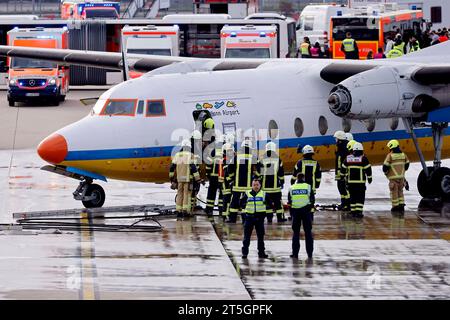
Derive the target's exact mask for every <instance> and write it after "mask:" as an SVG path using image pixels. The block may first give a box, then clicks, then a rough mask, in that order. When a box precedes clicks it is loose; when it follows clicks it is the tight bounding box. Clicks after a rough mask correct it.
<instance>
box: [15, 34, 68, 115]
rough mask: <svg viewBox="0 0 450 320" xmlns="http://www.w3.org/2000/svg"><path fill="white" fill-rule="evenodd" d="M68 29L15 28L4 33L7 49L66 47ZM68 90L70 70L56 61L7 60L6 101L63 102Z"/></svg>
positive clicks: (18, 58) (55, 103) (54, 103)
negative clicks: (15, 47) (8, 47)
mask: <svg viewBox="0 0 450 320" xmlns="http://www.w3.org/2000/svg"><path fill="white" fill-rule="evenodd" d="M68 33H69V32H68V30H67V28H22V29H19V28H14V29H12V30H10V31H8V33H7V41H8V45H10V46H19V47H36V48H55V49H67V48H68ZM68 91H69V69H68V67H65V66H59V65H58V64H57V63H55V62H50V61H44V60H39V59H29V58H20V57H14V58H8V94H7V95H8V102H9V106H11V107H13V106H14V105H15V102H30V101H35V100H46V101H49V102H50V103H52V104H53V105H59V103H60V102H61V101H64V99H65V97H66V94H67V92H68Z"/></svg>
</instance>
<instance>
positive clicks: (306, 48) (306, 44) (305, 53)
mask: <svg viewBox="0 0 450 320" xmlns="http://www.w3.org/2000/svg"><path fill="white" fill-rule="evenodd" d="M300 55H301V57H302V58H311V42H310V41H309V38H308V37H304V38H303V42H302V44H301V45H300Z"/></svg>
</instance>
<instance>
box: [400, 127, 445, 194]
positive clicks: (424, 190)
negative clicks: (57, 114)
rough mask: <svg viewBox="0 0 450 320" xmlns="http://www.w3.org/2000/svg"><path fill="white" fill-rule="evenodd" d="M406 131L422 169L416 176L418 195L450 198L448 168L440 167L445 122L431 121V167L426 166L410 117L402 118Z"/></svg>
mask: <svg viewBox="0 0 450 320" xmlns="http://www.w3.org/2000/svg"><path fill="white" fill-rule="evenodd" d="M403 120H404V121H403V122H404V124H405V128H406V130H407V132H408V133H409V134H410V135H411V138H412V139H413V142H414V145H415V147H416V150H417V154H418V155H419V158H420V162H421V164H422V168H423V169H422V171H421V172H420V174H419V177H418V178H417V189H418V190H419V193H420V195H421V196H422V197H423V198H426V199H433V198H440V199H442V200H444V201H448V200H450V169H449V168H446V167H441V156H442V145H443V138H444V130H445V129H447V127H448V123H447V122H432V123H431V130H432V134H433V145H434V161H433V166H432V167H427V166H426V164H425V158H424V156H423V153H422V150H421V149H420V147H419V144H418V142H417V137H416V135H415V133H414V131H413V122H412V120H411V119H403Z"/></svg>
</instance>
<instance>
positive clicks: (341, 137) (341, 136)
mask: <svg viewBox="0 0 450 320" xmlns="http://www.w3.org/2000/svg"><path fill="white" fill-rule="evenodd" d="M333 137H335V138H336V139H337V140H347V136H346V135H345V132H344V131H342V130H338V131H336V132H335V133H334V135H333Z"/></svg>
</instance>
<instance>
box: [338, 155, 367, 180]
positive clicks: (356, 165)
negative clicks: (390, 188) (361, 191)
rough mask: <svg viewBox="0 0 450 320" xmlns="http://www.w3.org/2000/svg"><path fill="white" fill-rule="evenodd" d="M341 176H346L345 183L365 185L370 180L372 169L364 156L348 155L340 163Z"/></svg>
mask: <svg viewBox="0 0 450 320" xmlns="http://www.w3.org/2000/svg"><path fill="white" fill-rule="evenodd" d="M341 173H342V175H344V176H346V178H347V183H364V184H365V183H366V180H372V167H371V166H370V163H369V160H368V159H367V157H366V156H365V155H361V156H354V155H352V154H351V155H348V156H347V158H345V160H344V162H343V163H342V170H341Z"/></svg>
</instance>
